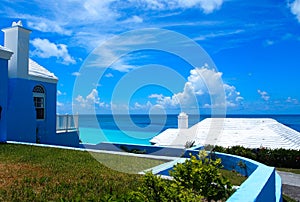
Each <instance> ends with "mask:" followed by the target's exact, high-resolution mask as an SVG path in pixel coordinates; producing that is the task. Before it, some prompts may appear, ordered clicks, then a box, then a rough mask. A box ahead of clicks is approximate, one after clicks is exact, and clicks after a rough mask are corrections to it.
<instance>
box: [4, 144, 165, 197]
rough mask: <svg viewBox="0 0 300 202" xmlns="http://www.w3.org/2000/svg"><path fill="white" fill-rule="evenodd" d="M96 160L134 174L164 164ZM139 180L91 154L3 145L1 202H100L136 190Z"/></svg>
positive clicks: (129, 159) (133, 159)
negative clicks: (50, 201) (68, 201)
mask: <svg viewBox="0 0 300 202" xmlns="http://www.w3.org/2000/svg"><path fill="white" fill-rule="evenodd" d="M96 157H97V158H99V159H102V160H106V161H107V162H109V163H110V164H109V167H112V168H121V169H122V170H123V171H124V170H126V168H128V169H129V171H130V172H138V171H141V170H144V169H147V168H151V167H153V166H156V165H159V164H161V163H163V162H162V161H159V160H150V159H142V158H136V157H124V156H122V157H120V156H117V155H108V154H96ZM119 165H122V166H119ZM126 165H130V166H126ZM139 179H140V177H139V176H138V175H134V174H127V173H122V172H118V171H115V170H113V169H110V168H107V167H106V166H104V165H103V164H100V163H99V162H98V161H96V160H95V159H94V158H93V157H92V156H91V155H90V154H89V153H88V152H80V151H72V150H62V149H55V148H43V147H33V146H24V145H8V144H0V201H3V200H5V201H11V200H22V201H32V200H35V201H39V200H55V201H57V200H60V199H67V200H83V199H84V200H89V199H90V200H100V199H104V198H108V197H109V196H110V195H117V196H122V195H124V194H126V193H127V192H128V191H130V190H134V189H135V187H137V186H138V184H139Z"/></svg>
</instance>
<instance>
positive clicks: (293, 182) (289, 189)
mask: <svg viewBox="0 0 300 202" xmlns="http://www.w3.org/2000/svg"><path fill="white" fill-rule="evenodd" d="M277 173H278V174H279V175H280V177H281V181H282V192H283V193H284V194H286V195H288V196H289V197H291V198H293V199H295V200H296V201H300V174H294V173H289V172H282V171H277Z"/></svg>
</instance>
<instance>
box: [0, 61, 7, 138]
mask: <svg viewBox="0 0 300 202" xmlns="http://www.w3.org/2000/svg"><path fill="white" fill-rule="evenodd" d="M7 68H8V67H7V60H5V59H1V58H0V106H1V107H2V111H1V114H0V116H1V119H0V142H5V141H6V130H7V129H6V124H7V119H6V114H7V91H8V86H7V81H8V69H7Z"/></svg>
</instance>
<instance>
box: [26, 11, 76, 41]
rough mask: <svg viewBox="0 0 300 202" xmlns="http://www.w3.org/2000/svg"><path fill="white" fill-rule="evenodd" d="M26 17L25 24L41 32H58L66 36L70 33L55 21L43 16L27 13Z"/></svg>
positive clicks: (70, 32)
mask: <svg viewBox="0 0 300 202" xmlns="http://www.w3.org/2000/svg"><path fill="white" fill-rule="evenodd" d="M26 19H28V22H27V24H28V27H30V28H31V29H35V30H38V31H41V32H52V33H58V34H62V35H67V36H70V35H71V34H72V31H70V30H66V29H64V28H63V27H62V25H60V24H59V23H58V22H57V21H51V20H48V19H45V18H41V17H35V16H28V15H27V16H26Z"/></svg>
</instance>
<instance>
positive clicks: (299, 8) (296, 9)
mask: <svg viewBox="0 0 300 202" xmlns="http://www.w3.org/2000/svg"><path fill="white" fill-rule="evenodd" d="M289 7H290V9H291V12H292V13H293V14H294V15H295V16H296V17H297V20H298V22H300V0H295V1H294V2H293V3H291V4H289Z"/></svg>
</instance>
